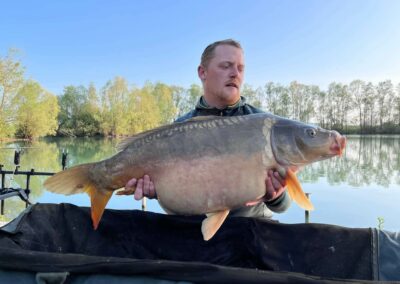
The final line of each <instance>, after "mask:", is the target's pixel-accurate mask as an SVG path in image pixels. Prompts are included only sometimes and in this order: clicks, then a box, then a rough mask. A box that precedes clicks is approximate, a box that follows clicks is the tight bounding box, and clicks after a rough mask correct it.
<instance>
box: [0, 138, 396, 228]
mask: <svg viewBox="0 0 400 284" xmlns="http://www.w3.org/2000/svg"><path fill="white" fill-rule="evenodd" d="M118 142H119V140H112V139H95V138H80V139H72V138H57V139H42V140H39V141H36V142H33V143H28V142H24V141H19V142H12V143H1V144H0V164H3V165H4V168H3V169H7V170H12V169H14V168H15V166H14V164H13V162H14V150H15V148H18V149H20V150H21V151H22V152H21V159H20V165H21V166H20V170H21V171H23V170H30V169H31V168H34V169H35V171H48V172H56V171H59V170H61V153H62V151H63V150H64V151H68V166H69V167H70V166H73V165H76V164H81V163H86V162H93V161H99V160H102V159H104V158H107V157H110V156H112V155H113V154H115V153H116V145H117V144H118ZM399 150H400V137H399V136H350V137H348V143H347V148H346V151H345V153H344V155H343V156H342V157H341V158H333V159H330V160H326V161H321V162H317V163H315V164H312V165H309V166H307V167H305V168H304V169H303V170H302V171H301V172H300V173H299V175H298V177H299V180H300V182H301V184H302V186H303V190H304V191H305V192H308V193H310V194H311V195H310V197H311V200H312V203H313V204H314V207H315V210H314V211H312V212H311V214H310V221H311V222H315V223H327V224H335V225H340V226H347V227H377V226H378V223H379V222H378V218H379V219H380V220H381V222H382V221H383V223H382V224H381V226H382V227H383V228H384V229H386V230H391V231H399V230H400V218H399V217H398V216H399V212H400V210H399V209H398V205H399V200H400V174H399V170H400V156H399ZM45 179H46V177H33V178H32V180H31V189H32V192H31V195H30V199H31V201H32V202H34V203H36V202H39V203H72V204H75V205H79V206H90V202H89V198H88V196H87V195H86V194H78V195H72V196H65V195H59V194H54V193H50V192H47V191H46V190H44V189H43V186H42V184H43V182H44V180H45ZM5 182H6V186H11V187H18V186H21V185H22V186H25V181H23V179H21V177H19V176H15V177H14V178H13V179H10V178H7V179H6V181H5ZM24 207H25V204H24V203H23V202H22V201H21V200H20V199H19V198H18V197H12V198H9V199H7V200H6V202H5V216H3V217H2V219H3V220H6V221H7V220H11V219H13V218H15V217H16V216H17V215H18V214H19V213H20V212H21V211H22V210H23V209H24ZM107 208H113V209H141V202H138V201H135V200H134V199H133V197H132V196H117V195H114V196H113V197H112V198H111V200H110V202H109V203H108V205H107ZM147 210H149V211H153V212H159V213H163V210H162V209H161V208H160V206H159V205H158V203H157V201H152V200H150V201H148V202H147ZM274 218H275V219H277V220H279V221H280V222H284V223H302V222H304V219H305V218H304V210H302V209H301V208H299V207H298V206H297V205H296V204H293V205H292V206H291V207H290V209H289V210H288V211H287V212H285V213H283V214H275V216H274Z"/></svg>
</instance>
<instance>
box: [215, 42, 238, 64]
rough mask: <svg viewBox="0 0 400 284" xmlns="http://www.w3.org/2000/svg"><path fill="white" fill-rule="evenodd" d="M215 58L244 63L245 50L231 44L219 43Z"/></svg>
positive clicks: (222, 60) (221, 60)
mask: <svg viewBox="0 0 400 284" xmlns="http://www.w3.org/2000/svg"><path fill="white" fill-rule="evenodd" d="M213 59H216V61H218V62H224V61H227V62H239V63H241V64H243V61H244V56H243V50H241V49H240V48H237V47H235V46H231V45H226V44H225V45H219V46H217V47H216V48H215V50H214V56H213Z"/></svg>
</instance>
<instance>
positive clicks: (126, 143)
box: [117, 115, 220, 151]
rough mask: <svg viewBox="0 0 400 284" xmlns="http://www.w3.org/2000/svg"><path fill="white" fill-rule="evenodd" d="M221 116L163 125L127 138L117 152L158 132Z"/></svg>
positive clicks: (201, 117)
mask: <svg viewBox="0 0 400 284" xmlns="http://www.w3.org/2000/svg"><path fill="white" fill-rule="evenodd" d="M219 117H220V116H214V115H208V116H196V117H192V118H190V119H188V120H185V121H182V122H175V123H173V124H167V125H163V126H159V127H156V128H153V129H150V130H147V131H144V132H141V133H138V134H135V135H133V136H131V137H128V138H125V139H123V140H122V141H121V142H120V143H118V145H117V150H118V151H123V150H125V149H126V148H127V147H128V146H129V145H131V144H132V143H134V142H135V141H138V140H139V139H141V138H144V137H146V136H150V135H152V134H155V133H156V132H162V131H164V130H168V129H175V128H178V127H179V126H182V125H185V124H189V123H191V122H198V121H206V120H213V119H215V118H219Z"/></svg>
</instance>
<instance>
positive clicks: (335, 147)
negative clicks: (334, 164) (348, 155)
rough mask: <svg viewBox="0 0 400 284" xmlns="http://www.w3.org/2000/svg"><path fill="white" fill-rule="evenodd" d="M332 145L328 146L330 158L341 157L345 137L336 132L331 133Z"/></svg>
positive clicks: (344, 145)
mask: <svg viewBox="0 0 400 284" xmlns="http://www.w3.org/2000/svg"><path fill="white" fill-rule="evenodd" d="M332 133H333V136H334V137H333V140H334V141H333V143H332V145H331V146H330V148H329V150H330V151H331V154H332V156H336V155H338V156H342V155H343V151H344V148H345V147H346V141H347V139H346V137H345V136H342V135H340V134H339V133H338V132H336V131H333V132H332Z"/></svg>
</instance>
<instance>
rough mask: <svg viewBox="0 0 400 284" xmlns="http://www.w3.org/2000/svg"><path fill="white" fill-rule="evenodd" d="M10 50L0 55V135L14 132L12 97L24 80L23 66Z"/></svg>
mask: <svg viewBox="0 0 400 284" xmlns="http://www.w3.org/2000/svg"><path fill="white" fill-rule="evenodd" d="M15 55H16V51H14V50H10V51H9V52H8V54H7V55H6V56H5V57H0V137H9V136H11V135H13V134H14V130H15V129H14V125H15V119H16V118H15V113H16V106H15V104H14V98H15V96H16V94H17V92H18V89H19V88H20V87H21V86H22V84H23V81H24V68H23V67H22V64H21V62H20V61H19V60H17V59H16V58H15Z"/></svg>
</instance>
